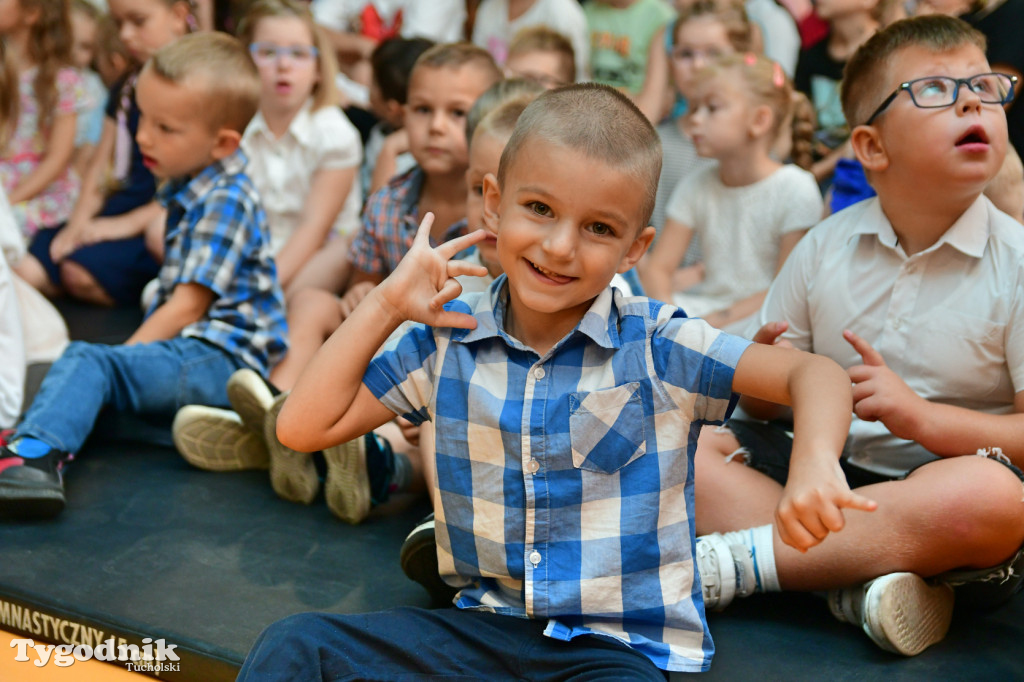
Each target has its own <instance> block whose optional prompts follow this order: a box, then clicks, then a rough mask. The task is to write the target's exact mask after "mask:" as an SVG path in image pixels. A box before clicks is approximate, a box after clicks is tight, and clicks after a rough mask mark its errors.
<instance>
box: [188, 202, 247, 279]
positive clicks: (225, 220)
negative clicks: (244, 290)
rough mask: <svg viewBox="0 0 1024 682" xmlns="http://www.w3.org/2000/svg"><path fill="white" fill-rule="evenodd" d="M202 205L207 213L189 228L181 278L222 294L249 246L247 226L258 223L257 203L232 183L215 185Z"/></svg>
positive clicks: (233, 276) (233, 277) (234, 275)
mask: <svg viewBox="0 0 1024 682" xmlns="http://www.w3.org/2000/svg"><path fill="white" fill-rule="evenodd" d="M201 205H202V207H203V215H202V216H201V217H200V218H199V219H198V220H197V221H196V222H195V223H194V224H193V225H192V226H191V228H190V229H189V235H188V237H187V239H186V240H185V243H186V244H187V245H188V246H187V251H186V253H185V254H184V260H183V262H182V264H181V270H180V271H179V273H178V277H177V282H178V283H183V282H194V283H196V284H202V285H203V286H205V287H207V288H209V289H210V290H211V291H213V292H214V293H215V294H216V295H217V296H218V297H221V296H224V295H225V294H226V293H227V292H228V290H229V289H230V287H231V285H232V283H233V282H234V281H235V278H236V276H237V273H238V270H239V266H240V264H241V261H242V258H243V257H244V256H245V254H246V252H247V251H248V250H249V249H248V248H247V247H248V242H249V240H250V235H249V234H248V230H247V229H245V227H244V226H246V225H256V224H257V221H256V218H255V216H254V215H253V210H252V209H253V208H254V207H253V206H252V205H251V202H247V201H246V197H245V194H244V193H243V192H241V191H240V190H239V189H238V188H237V187H236V186H232V185H228V186H224V187H218V188H216V189H214V190H213V191H212V192H211V193H210V195H208V196H207V197H206V198H205V200H204V201H203V203H202V204H201Z"/></svg>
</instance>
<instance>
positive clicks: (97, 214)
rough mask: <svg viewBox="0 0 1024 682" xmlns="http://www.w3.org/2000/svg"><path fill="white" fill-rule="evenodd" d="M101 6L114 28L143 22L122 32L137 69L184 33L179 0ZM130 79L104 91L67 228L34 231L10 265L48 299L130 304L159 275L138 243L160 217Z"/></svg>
mask: <svg viewBox="0 0 1024 682" xmlns="http://www.w3.org/2000/svg"><path fill="white" fill-rule="evenodd" d="M109 5H110V14H111V16H112V18H113V20H114V22H115V24H116V25H119V26H122V27H123V26H126V25H127V26H131V25H132V23H133V22H134V21H137V20H138V17H139V16H144V17H145V18H146V21H145V24H146V29H147V30H145V31H124V33H123V37H124V39H125V41H126V43H127V45H126V47H128V48H129V51H130V53H131V55H132V57H133V59H134V61H135V62H136V63H138V64H141V63H143V62H145V61H146V60H147V59H148V58H149V57H150V56H151V55H152V54H153V53H154V52H156V51H157V50H158V49H160V48H161V47H164V46H165V45H167V44H168V43H170V42H172V41H174V40H175V39H176V38H178V37H180V36H182V35H184V34H185V33H186V32H187V31H188V26H189V21H190V13H189V12H190V7H191V5H190V4H189V3H188V2H187V1H186V0H141V2H140V0H132V1H131V2H129V1H128V0H109ZM140 6H141V7H142V10H140ZM143 10H144V13H141V14H140V12H143ZM137 77H138V72H137V71H132V72H130V73H129V74H128V75H127V76H125V77H124V78H123V79H122V80H120V81H118V82H117V83H116V84H115V85H114V86H113V87H112V88H111V90H110V94H109V96H108V98H107V107H106V117H105V119H104V122H103V133H102V134H101V136H100V141H99V144H98V145H97V147H96V151H95V153H94V154H93V161H92V163H90V165H89V168H88V170H87V171H86V174H85V177H84V178H83V180H82V188H81V192H80V193H79V195H78V200H77V201H76V202H75V203H74V208H73V209H72V211H71V215H70V217H69V218H67V223H61V224H60V225H55V224H52V223H51V224H50V226H49V229H44V230H40V231H39V232H38V233H37V234H36V236H35V238H34V239H33V240H32V243H31V244H30V245H29V254H28V255H27V256H26V257H25V258H23V259H22V262H21V263H20V264H19V265H18V273H19V274H20V275H21V276H22V277H23V278H24V279H25V280H26V281H28V282H29V283H31V284H32V285H33V286H34V287H36V288H37V289H39V290H40V291H42V292H44V293H45V294H47V295H48V296H58V295H61V294H67V295H69V296H72V297H74V298H78V299H81V300H85V301H88V302H90V303H96V304H100V305H132V306H135V305H138V303H139V297H140V295H141V293H142V289H143V287H145V285H146V283H147V282H149V281H150V280H152V279H153V278H154V277H156V276H157V273H158V272H159V270H160V265H159V263H158V262H157V260H156V259H155V258H154V257H153V256H152V255H151V254H150V252H149V250H148V249H147V248H146V241H145V238H144V233H145V230H146V228H147V227H149V226H150V225H151V224H153V223H154V222H155V223H157V224H158V225H159V224H161V222H162V213H161V209H160V206H159V205H158V203H157V202H156V201H155V200H154V198H153V197H154V194H155V192H156V181H155V180H154V178H153V174H152V173H151V172H150V169H149V168H147V167H146V164H145V161H144V159H143V157H142V153H141V152H140V151H139V147H138V144H137V143H136V141H135V133H136V131H137V129H138V117H139V112H138V107H137V105H136V102H135V83H136V79H137Z"/></svg>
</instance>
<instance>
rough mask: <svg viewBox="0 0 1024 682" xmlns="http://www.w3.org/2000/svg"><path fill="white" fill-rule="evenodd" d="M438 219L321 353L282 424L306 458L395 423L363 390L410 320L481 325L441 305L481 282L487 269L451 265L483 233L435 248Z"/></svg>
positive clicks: (425, 225)
mask: <svg viewBox="0 0 1024 682" xmlns="http://www.w3.org/2000/svg"><path fill="white" fill-rule="evenodd" d="M433 219H434V217H433V214H430V213H428V214H427V215H426V217H425V218H424V219H423V222H422V223H421V224H420V227H419V230H418V231H417V232H416V239H415V241H414V243H413V247H412V249H411V250H410V251H409V253H407V254H406V255H405V257H404V258H403V259H402V261H401V262H400V263H399V265H398V268H396V269H395V271H394V272H393V273H391V275H389V276H388V278H387V279H385V280H384V281H383V282H382V283H381V284H380V285H379V286H377V287H375V288H374V289H373V290H372V291H371V292H370V293H369V294H368V295H367V296H366V297H365V298H364V299H363V300H362V302H360V304H359V305H358V306H357V307H356V309H355V310H354V311H353V312H352V314H351V315H349V317H348V318H347V319H346V320H345V321H344V322H343V323H342V324H341V326H340V327H338V329H337V330H336V331H335V332H334V334H332V335H331V338H329V339H328V340H327V342H326V343H325V344H324V345H323V346H322V347H321V348H320V350H319V351H317V353H316V355H315V356H314V357H313V359H312V360H311V361H310V363H309V364H308V365H307V366H306V368H305V370H303V372H302V375H301V376H300V377H299V380H298V382H296V384H295V388H294V390H293V391H292V393H291V395H290V396H289V397H288V400H287V402H286V403H285V405H284V407H283V408H282V409H281V413H280V415H279V416H278V420H277V435H278V438H280V439H281V442H282V443H284V444H285V445H287V446H289V447H292V448H295V449H296V450H300V451H304V452H312V451H314V450H321V449H323V448H325V447H328V446H331V445H336V444H338V443H342V442H345V441H347V440H351V439H352V438H355V437H356V436H361V435H362V434H364V433H366V432H368V431H370V430H372V429H374V428H376V427H378V426H380V425H381V424H383V423H384V422H386V421H388V420H389V419H391V418H393V417H394V414H392V413H391V411H390V410H388V409H387V408H386V407H384V405H382V404H381V402H380V401H379V400H377V398H376V397H375V396H374V395H373V393H372V392H371V391H370V390H369V389H368V388H366V386H365V385H364V384H363V374H364V373H365V372H366V368H367V366H369V364H370V360H372V359H373V356H374V354H375V353H376V352H377V350H378V349H379V348H380V346H381V344H383V343H384V341H385V340H387V338H388V336H389V335H390V334H391V332H393V331H394V330H395V329H396V328H397V327H398V325H400V324H401V323H402V322H404V321H405V320H412V321H414V322H423V323H424V324H428V325H432V326H441V327H458V328H467V329H472V328H473V327H475V326H476V320H475V319H474V318H473V317H472V316H470V315H466V314H463V313H455V312H450V311H446V310H444V309H443V308H442V306H443V305H444V304H445V303H447V302H448V301H450V300H452V299H454V298H455V297H456V296H458V295H459V293H460V292H461V290H462V287H461V286H460V285H459V283H458V282H457V281H456V280H455V277H456V276H458V275H478V276H483V275H484V274H486V272H487V270H486V268H484V267H483V266H478V265H471V264H468V263H465V262H463V261H455V260H451V258H452V257H453V256H454V255H455V254H456V253H458V252H459V251H461V250H463V249H465V248H466V247H468V246H470V245H471V244H474V243H476V242H478V241H480V239H482V238H483V236H484V234H483V231H480V230H478V231H476V232H474V233H472V234H468V235H465V236H463V237H459V238H458V239H453V240H451V241H448V242H445V243H444V244H442V245H441V246H439V247H437V248H436V249H434V248H431V247H430V228H431V225H432V224H433Z"/></svg>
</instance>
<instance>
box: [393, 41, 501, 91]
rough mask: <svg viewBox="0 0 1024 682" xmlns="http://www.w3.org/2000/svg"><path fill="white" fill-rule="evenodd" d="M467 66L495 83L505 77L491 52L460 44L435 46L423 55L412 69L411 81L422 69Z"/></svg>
mask: <svg viewBox="0 0 1024 682" xmlns="http://www.w3.org/2000/svg"><path fill="white" fill-rule="evenodd" d="M467 65H473V66H476V67H478V68H479V69H480V70H481V71H483V72H484V73H486V74H487V75H488V76H490V77H491V78H492V79H493V80H492V82H493V83H497V82H498V81H500V80H501V79H502V77H503V74H502V73H501V69H499V68H498V64H497V63H496V62H495V61H494V57H492V56H491V53H490V52H488V51H487V50H485V49H483V48H482V47H478V46H476V45H474V44H473V43H469V42H459V43H441V44H440V45H434V46H433V47H431V48H430V49H428V50H427V51H426V52H424V53H423V54H421V55H420V57H419V59H417V60H416V63H415V64H414V65H413V67H412V72H411V73H410V76H409V79H410V80H412V74H415V73H416V70H417V69H420V68H431V69H444V68H447V69H457V68H460V67H463V66H467Z"/></svg>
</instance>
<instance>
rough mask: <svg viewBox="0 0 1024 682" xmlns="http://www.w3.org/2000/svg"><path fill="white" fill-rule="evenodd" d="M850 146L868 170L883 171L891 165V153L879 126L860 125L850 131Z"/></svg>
mask: <svg viewBox="0 0 1024 682" xmlns="http://www.w3.org/2000/svg"><path fill="white" fill-rule="evenodd" d="M850 146H851V148H852V149H853V153H854V155H855V156H856V157H857V160H858V161H860V164H861V165H862V166H864V170H866V171H875V172H878V171H883V170H885V169H886V168H888V167H889V155H888V153H887V152H886V151H885V143H884V142H882V136H881V135H880V134H879V131H878V128H876V127H874V126H869V125H859V126H857V127H856V128H854V129H853V131H852V132H851V133H850Z"/></svg>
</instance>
